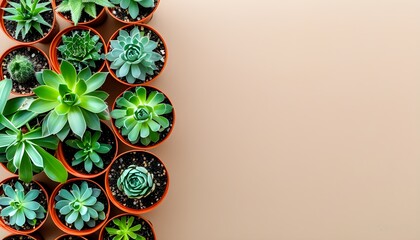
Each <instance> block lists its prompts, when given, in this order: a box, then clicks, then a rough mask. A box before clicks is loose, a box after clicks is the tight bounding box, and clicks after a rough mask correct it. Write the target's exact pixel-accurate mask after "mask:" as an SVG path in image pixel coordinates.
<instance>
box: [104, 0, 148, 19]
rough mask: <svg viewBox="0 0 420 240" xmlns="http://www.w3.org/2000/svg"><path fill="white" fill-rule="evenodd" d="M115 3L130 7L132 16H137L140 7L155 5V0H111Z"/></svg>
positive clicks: (123, 7) (122, 6) (129, 10)
mask: <svg viewBox="0 0 420 240" xmlns="http://www.w3.org/2000/svg"><path fill="white" fill-rule="evenodd" d="M111 2H112V3H113V4H115V5H118V6H120V7H121V8H122V9H128V13H129V14H130V17H131V18H134V19H135V18H136V17H137V16H138V15H139V13H140V7H144V8H151V7H154V6H155V1H153V0H111Z"/></svg>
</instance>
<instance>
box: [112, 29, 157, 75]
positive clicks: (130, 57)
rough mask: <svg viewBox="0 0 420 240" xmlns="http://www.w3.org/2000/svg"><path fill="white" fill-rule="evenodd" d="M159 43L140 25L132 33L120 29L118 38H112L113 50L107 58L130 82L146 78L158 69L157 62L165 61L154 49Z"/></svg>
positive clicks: (118, 72)
mask: <svg viewBox="0 0 420 240" xmlns="http://www.w3.org/2000/svg"><path fill="white" fill-rule="evenodd" d="M157 45H158V43H157V42H155V41H152V40H150V36H149V35H146V36H145V33H144V31H140V30H139V28H138V27H134V28H133V29H132V30H131V31H130V34H129V33H128V32H127V31H125V30H120V32H119V35H118V37H117V40H111V49H112V50H111V51H110V52H109V53H108V54H107V55H106V59H107V60H108V61H110V62H111V66H110V67H111V69H114V70H116V72H115V74H116V75H117V77H118V78H121V79H123V78H125V79H126V81H127V82H128V83H135V82H136V81H138V80H140V81H141V82H144V81H145V80H146V74H148V75H153V71H154V70H157V67H156V62H157V61H163V57H162V55H160V54H159V53H157V52H154V51H153V50H154V49H155V48H156V47H157Z"/></svg>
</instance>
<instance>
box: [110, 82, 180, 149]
mask: <svg viewBox="0 0 420 240" xmlns="http://www.w3.org/2000/svg"><path fill="white" fill-rule="evenodd" d="M133 90H134V91H133ZM164 100H165V95H163V94H162V93H161V92H158V91H155V90H153V91H151V92H150V93H149V95H148V96H147V90H146V88H145V87H136V88H135V89H130V90H127V91H125V92H124V93H123V95H122V96H121V97H119V98H118V99H117V100H116V106H115V109H114V110H113V111H112V112H111V116H112V118H114V119H115V126H116V127H117V128H119V129H120V130H121V134H122V135H123V136H127V137H128V140H129V141H130V142H131V143H133V144H136V143H138V142H139V141H140V142H141V144H143V145H145V146H147V145H149V144H150V143H151V142H154V143H156V142H157V141H159V139H160V132H162V131H164V130H165V129H167V128H169V126H170V123H169V120H168V119H167V118H166V117H164V116H162V115H164V114H168V113H171V112H172V106H171V105H170V104H167V103H162V102H163V101H164Z"/></svg>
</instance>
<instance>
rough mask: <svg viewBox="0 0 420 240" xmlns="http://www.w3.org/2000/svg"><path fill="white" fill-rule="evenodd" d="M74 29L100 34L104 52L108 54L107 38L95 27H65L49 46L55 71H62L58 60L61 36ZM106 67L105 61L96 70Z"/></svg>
mask: <svg viewBox="0 0 420 240" xmlns="http://www.w3.org/2000/svg"><path fill="white" fill-rule="evenodd" d="M73 30H86V31H91V32H93V33H94V34H95V35H98V36H99V38H100V40H101V42H102V44H103V49H104V54H106V47H105V46H106V45H105V40H104V38H103V37H102V35H101V34H100V33H99V32H98V31H96V30H95V29H93V28H90V27H87V26H79V25H77V26H72V27H68V28H65V29H63V30H62V31H61V32H59V33H58V34H57V35H56V36H55V37H54V39H53V40H52V42H51V45H50V48H49V54H50V59H51V65H52V68H53V70H54V71H56V72H60V62H59V61H58V50H57V48H58V46H60V44H61V37H62V36H63V35H65V34H67V33H69V32H71V31H73ZM104 67H105V61H103V62H102V64H101V65H100V67H99V68H98V70H97V71H96V72H100V71H102V69H103V68H104Z"/></svg>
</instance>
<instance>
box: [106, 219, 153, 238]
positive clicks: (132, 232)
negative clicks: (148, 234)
mask: <svg viewBox="0 0 420 240" xmlns="http://www.w3.org/2000/svg"><path fill="white" fill-rule="evenodd" d="M112 222H113V223H114V224H115V225H116V227H106V228H105V230H106V231H107V232H108V234H109V235H110V236H111V237H113V238H112V239H113V240H130V239H134V240H146V238H145V237H144V236H141V235H140V234H138V233H137V232H138V231H140V230H141V228H142V226H141V224H137V225H134V226H133V223H134V216H130V217H128V218H127V216H122V217H120V218H114V220H112Z"/></svg>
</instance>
